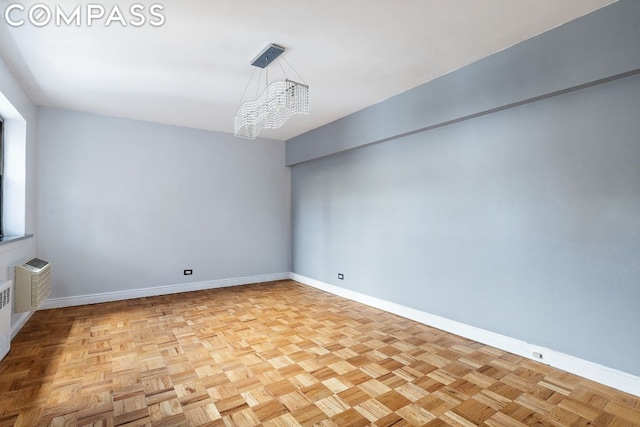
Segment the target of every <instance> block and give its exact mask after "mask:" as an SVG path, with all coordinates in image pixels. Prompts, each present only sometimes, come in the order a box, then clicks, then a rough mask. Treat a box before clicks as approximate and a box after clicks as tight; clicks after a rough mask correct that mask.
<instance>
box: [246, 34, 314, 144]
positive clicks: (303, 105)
mask: <svg viewBox="0 0 640 427" xmlns="http://www.w3.org/2000/svg"><path fill="white" fill-rule="evenodd" d="M282 52H284V48H282V47H280V46H277V45H270V46H269V47H267V49H265V50H264V51H263V52H262V53H261V54H260V55H259V56H258V57H257V58H256V59H255V60H254V61H253V62H252V64H251V65H253V66H255V67H259V68H266V67H267V66H268V65H269V64H270V63H271V62H273V61H274V60H275V59H276V58H277V57H278V56H279V55H280V54H281V53H282ZM294 71H295V70H294ZM296 74H297V73H296ZM285 77H286V76H285ZM247 86H248V85H247ZM245 91H246V90H245ZM294 114H309V86H308V85H306V84H302V83H298V82H295V81H293V80H289V79H288V78H287V79H285V80H278V81H274V82H271V83H268V84H267V86H266V88H265V89H264V90H263V91H262V93H261V94H260V95H259V96H258V97H257V98H256V99H255V100H253V101H247V102H244V103H242V104H241V105H240V107H238V110H237V111H236V114H235V116H234V134H235V136H237V137H240V138H248V139H254V138H256V137H257V136H258V134H259V133H260V131H261V130H262V129H277V128H279V127H281V126H282V125H284V123H285V122H286V121H287V120H288V119H289V117H291V116H293V115H294Z"/></svg>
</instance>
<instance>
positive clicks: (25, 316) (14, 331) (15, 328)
mask: <svg viewBox="0 0 640 427" xmlns="http://www.w3.org/2000/svg"><path fill="white" fill-rule="evenodd" d="M33 313H34V312H33V311H27V312H24V313H15V314H16V315H18V316H20V317H19V319H18V320H16V321H15V322H13V323H12V324H11V339H14V338H15V337H16V335H18V332H20V329H22V327H23V326H24V325H25V324H26V323H27V321H28V320H29V319H31V316H33Z"/></svg>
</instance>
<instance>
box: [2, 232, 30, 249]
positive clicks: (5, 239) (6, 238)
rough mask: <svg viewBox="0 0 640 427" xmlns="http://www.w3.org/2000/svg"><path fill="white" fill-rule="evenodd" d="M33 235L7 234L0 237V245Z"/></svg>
mask: <svg viewBox="0 0 640 427" xmlns="http://www.w3.org/2000/svg"><path fill="white" fill-rule="evenodd" d="M32 237H33V234H19V235H8V236H3V237H0V246H3V245H8V244H10V243H15V242H19V241H20V240H26V239H30V238H32Z"/></svg>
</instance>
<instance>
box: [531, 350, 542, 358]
mask: <svg viewBox="0 0 640 427" xmlns="http://www.w3.org/2000/svg"><path fill="white" fill-rule="evenodd" d="M533 358H534V359H540V360H542V353H538V352H537V351H534V352H533Z"/></svg>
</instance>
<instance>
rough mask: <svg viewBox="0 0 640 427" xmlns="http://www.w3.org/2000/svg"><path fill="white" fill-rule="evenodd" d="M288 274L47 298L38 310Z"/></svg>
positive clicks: (194, 289) (230, 284) (260, 279)
mask: <svg viewBox="0 0 640 427" xmlns="http://www.w3.org/2000/svg"><path fill="white" fill-rule="evenodd" d="M289 276H290V273H289V272H286V273H275V274H263V275H259V276H247V277H236V278H231V279H220V280H209V281H206V282H195V283H182V284H179V285H169V286H155V287H152V288H140V289H132V290H126V291H116V292H104V293H99V294H90V295H79V296H72V297H63V298H49V299H47V300H46V301H45V302H43V303H42V305H41V306H40V310H48V309H51V308H61V307H74V306H77V305H87V304H98V303H101V302H111V301H120V300H126V299H133V298H142V297H152V296H157V295H168V294H176V293H180V292H191V291H201V290H205V289H215V288H225V287H228V286H239V285H249V284H252V283H262V282H271V281H274V280H284V279H289Z"/></svg>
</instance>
